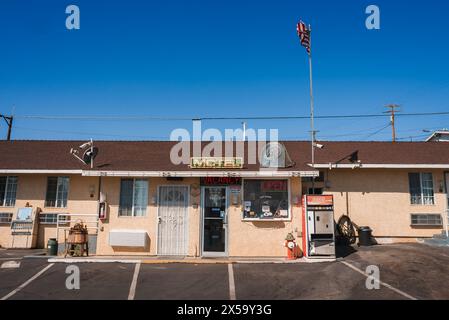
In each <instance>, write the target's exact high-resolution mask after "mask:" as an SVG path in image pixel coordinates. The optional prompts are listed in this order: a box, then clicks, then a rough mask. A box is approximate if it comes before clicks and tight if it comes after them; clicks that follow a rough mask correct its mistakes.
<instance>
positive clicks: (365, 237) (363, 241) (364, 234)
mask: <svg viewBox="0 0 449 320" xmlns="http://www.w3.org/2000/svg"><path fill="white" fill-rule="evenodd" d="M358 231H359V246H370V245H372V244H373V242H372V240H371V237H372V235H371V234H372V232H373V230H372V229H371V228H370V227H366V226H365V227H359V230H358Z"/></svg>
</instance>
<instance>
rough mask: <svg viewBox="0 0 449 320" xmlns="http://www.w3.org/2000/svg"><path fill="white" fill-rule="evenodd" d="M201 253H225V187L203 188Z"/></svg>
mask: <svg viewBox="0 0 449 320" xmlns="http://www.w3.org/2000/svg"><path fill="white" fill-rule="evenodd" d="M202 202H203V205H202V208H203V255H226V253H227V248H226V243H227V239H226V236H227V235H226V228H227V206H228V204H227V188H226V187H204V188H203V201H202Z"/></svg>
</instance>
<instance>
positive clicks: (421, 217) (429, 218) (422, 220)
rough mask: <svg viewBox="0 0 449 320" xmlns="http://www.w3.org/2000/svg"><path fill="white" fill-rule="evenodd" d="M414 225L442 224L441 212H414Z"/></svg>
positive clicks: (412, 217)
mask: <svg viewBox="0 0 449 320" xmlns="http://www.w3.org/2000/svg"><path fill="white" fill-rule="evenodd" d="M411 220H412V226H442V225H443V221H442V219H441V215H440V214H412V215H411Z"/></svg>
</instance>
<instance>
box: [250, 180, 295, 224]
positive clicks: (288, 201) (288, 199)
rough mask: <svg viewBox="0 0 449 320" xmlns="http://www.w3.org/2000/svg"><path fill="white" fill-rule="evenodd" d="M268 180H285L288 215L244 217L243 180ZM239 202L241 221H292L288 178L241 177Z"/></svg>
mask: <svg viewBox="0 0 449 320" xmlns="http://www.w3.org/2000/svg"><path fill="white" fill-rule="evenodd" d="M254 180H256V181H270V180H286V181H287V203H288V209H287V212H288V215H287V217H280V218H274V217H271V218H245V216H244V215H245V212H244V211H245V181H254ZM241 197H242V198H241V203H242V206H241V207H242V211H241V220H242V221H244V222H245V221H260V222H262V221H266V222H274V221H292V201H291V179H290V178H275V177H273V178H242V186H241Z"/></svg>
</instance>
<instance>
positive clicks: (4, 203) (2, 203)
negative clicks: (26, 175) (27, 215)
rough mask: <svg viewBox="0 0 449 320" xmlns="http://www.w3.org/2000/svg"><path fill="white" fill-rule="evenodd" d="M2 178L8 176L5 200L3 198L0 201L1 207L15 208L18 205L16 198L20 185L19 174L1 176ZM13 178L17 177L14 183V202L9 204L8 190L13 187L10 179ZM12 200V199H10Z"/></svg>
mask: <svg viewBox="0 0 449 320" xmlns="http://www.w3.org/2000/svg"><path fill="white" fill-rule="evenodd" d="M0 178H6V181H5V195H4V198H3V200H1V199H0V200H1V202H0V207H2V208H14V207H15V206H16V200H17V188H18V186H19V177H18V176H1V177H0ZM11 178H15V180H16V182H15V183H14V185H15V189H14V199H13V201H12V203H10V204H9V205H7V203H6V202H7V200H8V192H9V191H10V190H9V188H11V184H10V182H9V181H10V179H11ZM10 200H11V199H10Z"/></svg>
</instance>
